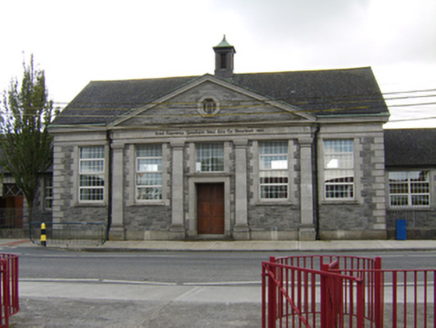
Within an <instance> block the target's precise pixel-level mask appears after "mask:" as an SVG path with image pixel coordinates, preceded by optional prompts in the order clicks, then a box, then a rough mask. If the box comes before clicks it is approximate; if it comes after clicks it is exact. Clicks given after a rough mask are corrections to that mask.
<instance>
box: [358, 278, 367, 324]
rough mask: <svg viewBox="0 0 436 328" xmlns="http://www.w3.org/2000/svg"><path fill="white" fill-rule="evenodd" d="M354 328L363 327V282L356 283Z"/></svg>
mask: <svg viewBox="0 0 436 328" xmlns="http://www.w3.org/2000/svg"><path fill="white" fill-rule="evenodd" d="M356 285H357V286H356V287H357V290H356V294H357V295H356V298H357V299H356V326H357V328H363V327H364V323H365V322H364V320H363V317H364V308H365V290H364V284H363V280H361V279H359V281H356Z"/></svg>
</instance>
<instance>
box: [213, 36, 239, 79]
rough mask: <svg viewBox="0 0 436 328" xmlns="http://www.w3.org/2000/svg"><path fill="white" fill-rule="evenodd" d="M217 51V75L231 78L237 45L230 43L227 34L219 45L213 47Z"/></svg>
mask: <svg viewBox="0 0 436 328" xmlns="http://www.w3.org/2000/svg"><path fill="white" fill-rule="evenodd" d="M213 51H215V75H216V76H218V77H222V78H231V77H232V76H233V67H234V65H233V64H234V60H233V56H234V54H235V53H236V50H235V47H233V46H232V45H230V44H229V43H228V42H227V40H226V36H225V35H224V38H223V40H222V41H221V42H220V44H218V45H217V46H215V47H213Z"/></svg>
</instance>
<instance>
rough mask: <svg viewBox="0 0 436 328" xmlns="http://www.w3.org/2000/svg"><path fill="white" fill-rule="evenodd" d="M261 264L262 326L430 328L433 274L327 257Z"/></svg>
mask: <svg viewBox="0 0 436 328" xmlns="http://www.w3.org/2000/svg"><path fill="white" fill-rule="evenodd" d="M262 266H263V273H262V276H263V279H262V285H263V288H262V290H263V291H262V327H269V328H272V327H322V328H331V327H350V328H351V327H359V328H360V327H376V328H383V327H400V325H401V327H436V323H435V321H434V318H433V314H434V313H436V306H435V304H436V302H435V301H436V289H435V284H434V282H435V280H436V270H382V269H381V259H380V258H379V257H377V258H375V259H371V258H362V257H352V256H330V255H329V256H296V257H286V258H277V259H276V258H271V259H270V261H269V262H264V263H263V264H262Z"/></svg>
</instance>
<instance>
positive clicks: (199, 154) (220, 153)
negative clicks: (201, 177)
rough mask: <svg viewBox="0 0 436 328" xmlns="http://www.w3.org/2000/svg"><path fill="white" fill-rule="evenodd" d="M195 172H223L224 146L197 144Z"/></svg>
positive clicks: (218, 144)
mask: <svg viewBox="0 0 436 328" xmlns="http://www.w3.org/2000/svg"><path fill="white" fill-rule="evenodd" d="M195 147H196V161H195V170H196V171H197V172H222V171H224V146H223V144H222V143H198V144H196V145H195Z"/></svg>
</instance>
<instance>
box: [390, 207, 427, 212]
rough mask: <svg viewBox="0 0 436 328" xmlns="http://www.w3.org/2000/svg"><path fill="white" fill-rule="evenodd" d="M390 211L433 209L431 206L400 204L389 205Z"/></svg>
mask: <svg viewBox="0 0 436 328" xmlns="http://www.w3.org/2000/svg"><path fill="white" fill-rule="evenodd" d="M388 211H423V212H425V211H433V209H432V207H431V206H398V207H388Z"/></svg>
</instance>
